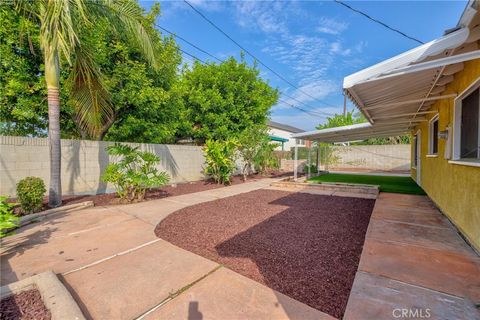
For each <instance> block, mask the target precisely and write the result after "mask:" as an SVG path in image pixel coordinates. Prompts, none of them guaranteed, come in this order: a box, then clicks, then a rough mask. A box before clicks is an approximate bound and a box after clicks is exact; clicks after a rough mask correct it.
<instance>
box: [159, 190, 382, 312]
mask: <svg viewBox="0 0 480 320" xmlns="http://www.w3.org/2000/svg"><path fill="white" fill-rule="evenodd" d="M374 203H375V200H369V199H358V198H346V197H332V196H322V195H313V194H307V193H292V192H286V191H274V190H257V191H253V192H249V193H244V194H241V195H237V196H233V197H229V198H224V199H219V200H215V201H211V202H206V203H202V204H198V205H194V206H191V207H187V208H184V209H181V210H179V211H177V212H175V213H173V214H171V215H170V216H168V217H167V218H166V219H165V220H163V221H162V222H161V223H160V224H159V225H158V226H157V227H156V229H155V233H156V235H157V236H158V237H160V238H163V239H165V240H167V241H169V242H171V243H173V244H175V245H177V246H179V247H181V248H184V249H186V250H189V251H192V252H194V253H196V254H199V255H202V256H204V257H206V258H208V259H211V260H213V261H216V262H218V263H221V264H223V265H225V266H227V267H228V268H230V269H232V270H234V271H236V272H238V273H240V274H242V275H244V276H247V277H249V278H251V279H253V280H256V281H258V282H260V283H263V284H265V285H267V286H269V287H270V288H273V289H275V290H278V291H280V292H281V293H283V294H286V295H287V296H289V297H292V298H294V299H296V300H299V301H301V302H303V303H305V304H307V305H309V306H311V307H313V308H316V309H318V310H320V311H322V312H325V313H328V314H330V315H332V316H334V317H337V318H341V317H342V316H343V313H344V311H345V307H346V304H347V300H348V296H349V294H350V290H351V287H352V284H353V279H354V277H355V273H356V271H357V267H358V262H359V259H360V254H361V251H362V246H363V242H364V238H365V232H366V230H367V226H368V222H369V220H370V215H371V213H372V210H373V206H374Z"/></svg>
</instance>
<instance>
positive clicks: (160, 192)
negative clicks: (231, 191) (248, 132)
mask: <svg viewBox="0 0 480 320" xmlns="http://www.w3.org/2000/svg"><path fill="white" fill-rule="evenodd" d="M290 175H292V173H291V172H281V171H277V172H272V173H271V174H253V175H250V176H248V179H247V181H246V182H252V181H257V180H260V179H264V178H278V177H287V176H290ZM241 183H245V181H243V177H242V176H233V177H232V181H231V184H230V185H236V184H241ZM223 187H225V186H224V185H220V184H217V183H215V182H213V181H211V180H204V181H195V182H187V183H179V184H174V185H168V186H164V187H161V188H155V189H151V190H148V191H147V193H146V195H145V199H144V201H149V200H156V199H162V198H167V197H173V196H179V195H182V194H188V193H194V192H200V191H205V190H210V189H217V188H223ZM9 201H10V202H15V199H9ZM84 201H93V203H94V205H95V206H108V205H118V204H127V203H128V202H127V203H123V202H121V201H120V199H119V198H118V197H117V194H116V193H104V194H96V195H77V196H64V197H63V198H62V206H65V205H69V204H75V203H80V202H84ZM47 204H48V197H45V199H44V201H43V209H42V210H47V209H49V208H48V206H47ZM14 212H15V214H16V215H19V216H21V215H23V214H22V212H21V209H20V207H19V206H17V207H15V208H14Z"/></svg>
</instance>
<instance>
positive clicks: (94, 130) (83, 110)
mask: <svg viewBox="0 0 480 320" xmlns="http://www.w3.org/2000/svg"><path fill="white" fill-rule="evenodd" d="M67 85H68V88H69V91H70V102H71V103H72V104H73V106H74V108H75V114H76V122H77V124H78V125H79V126H80V127H81V129H82V130H84V131H85V132H87V133H88V134H89V135H90V136H93V137H97V136H98V135H99V134H100V132H101V130H102V129H103V125H104V124H105V123H107V122H108V121H110V120H111V118H112V117H113V116H114V111H113V107H112V105H111V99H110V94H109V92H108V90H107V88H106V87H105V84H104V82H103V79H102V74H101V73H100V70H99V68H98V66H97V65H96V63H95V61H94V60H93V58H92V55H91V53H90V52H89V50H88V48H85V47H81V46H77V47H76V49H75V60H74V63H73V67H72V71H71V72H70V75H69V78H68V80H67Z"/></svg>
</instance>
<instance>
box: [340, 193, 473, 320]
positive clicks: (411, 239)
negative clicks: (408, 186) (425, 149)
mask: <svg viewBox="0 0 480 320" xmlns="http://www.w3.org/2000/svg"><path fill="white" fill-rule="evenodd" d="M479 303H480V258H479V256H478V255H477V254H476V253H475V252H474V251H473V250H472V249H471V248H470V247H469V246H468V245H467V244H466V243H465V241H464V240H463V239H462V238H461V237H460V235H459V234H458V233H457V232H456V230H455V229H454V228H453V227H452V225H451V224H450V222H449V221H448V219H447V218H445V217H444V216H443V215H442V214H441V213H440V212H439V211H438V210H437V209H436V208H435V207H434V206H433V204H432V202H431V201H430V200H429V199H428V198H427V197H425V196H414V195H401V194H393V193H380V195H379V197H378V198H377V201H376V203H375V208H374V210H373V213H372V218H371V220H370V224H369V226H368V231H367V235H366V239H365V244H364V247H363V252H362V256H361V259H360V265H359V268H358V271H357V274H356V276H355V281H354V284H353V288H352V291H351V293H350V298H349V301H348V304H347V310H346V312H345V316H344V319H352V320H353V319H354V320H361V319H399V318H408V319H412V318H414V319H418V318H429V319H445V320H447V319H480V311H479V310H478V309H477V308H476V307H475V304H479Z"/></svg>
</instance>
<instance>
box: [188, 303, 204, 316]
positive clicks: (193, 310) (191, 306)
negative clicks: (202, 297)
mask: <svg viewBox="0 0 480 320" xmlns="http://www.w3.org/2000/svg"><path fill="white" fill-rule="evenodd" d="M202 319H203V314H202V313H201V312H200V310H199V309H198V301H190V302H189V303H188V320H202Z"/></svg>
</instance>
